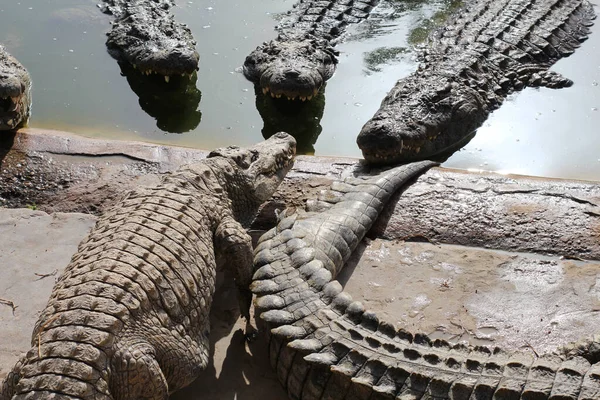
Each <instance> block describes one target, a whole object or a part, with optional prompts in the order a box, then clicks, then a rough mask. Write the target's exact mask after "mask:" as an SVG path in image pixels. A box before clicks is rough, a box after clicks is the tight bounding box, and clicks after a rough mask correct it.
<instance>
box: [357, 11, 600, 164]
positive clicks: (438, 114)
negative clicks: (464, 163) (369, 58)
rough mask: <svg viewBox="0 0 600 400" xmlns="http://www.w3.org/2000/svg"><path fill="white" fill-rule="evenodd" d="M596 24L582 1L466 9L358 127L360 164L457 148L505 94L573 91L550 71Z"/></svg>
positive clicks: (434, 37)
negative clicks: (541, 89)
mask: <svg viewBox="0 0 600 400" xmlns="http://www.w3.org/2000/svg"><path fill="white" fill-rule="evenodd" d="M594 18H595V13H594V9H593V6H592V5H591V4H590V3H588V2H587V1H586V0H540V1H536V0H476V1H473V2H469V3H468V6H467V7H466V8H464V9H463V10H461V11H460V12H457V13H455V14H454V16H453V17H452V18H451V20H450V21H449V22H448V24H447V25H446V26H445V27H444V28H442V29H440V30H438V31H437V32H435V33H434V34H433V35H432V37H431V38H430V44H429V46H427V48H426V49H425V50H424V53H423V55H422V60H423V61H422V63H421V65H420V66H419V68H418V70H417V71H416V72H414V73H413V74H411V75H409V76H408V77H406V78H404V79H401V80H399V81H398V83H397V84H396V85H395V86H394V88H393V89H392V90H391V91H390V92H389V93H388V95H387V96H386V97H385V98H384V100H383V101H382V103H381V107H380V108H379V110H378V111H377V112H376V113H375V115H374V116H373V118H372V119H371V120H369V121H368V122H367V123H366V124H365V125H364V127H363V128H362V130H361V132H360V134H359V135H358V139H357V143H358V146H359V147H360V149H361V150H362V153H363V156H364V158H365V160H367V161H368V162H370V163H379V164H383V163H386V164H387V163H389V164H394V163H398V162H406V161H412V160H418V159H427V158H430V157H431V156H433V155H436V154H439V153H442V152H445V151H448V150H452V149H456V148H457V147H458V146H460V145H461V142H464V141H465V140H466V139H467V138H468V137H469V136H470V135H472V133H473V132H474V131H475V130H476V129H477V128H478V127H480V126H481V125H482V123H483V122H484V121H485V119H486V118H487V117H488V115H489V114H490V113H491V112H492V111H493V110H495V109H496V108H498V107H500V105H501V104H502V102H503V101H504V99H505V98H506V97H507V96H508V95H509V94H511V93H513V92H516V91H520V90H522V89H523V88H525V87H548V88H563V87H567V86H570V85H572V84H573V82H572V81H571V80H569V79H567V78H565V77H563V76H562V75H560V74H559V73H557V72H554V71H550V70H549V68H550V67H551V66H552V64H554V63H555V62H556V61H558V60H559V59H560V58H562V57H566V56H568V55H570V54H572V53H573V52H574V50H575V49H576V48H577V47H578V46H579V45H580V43H581V42H582V41H584V40H585V39H586V38H587V35H588V33H589V27H590V26H591V25H592V21H593V19H594Z"/></svg>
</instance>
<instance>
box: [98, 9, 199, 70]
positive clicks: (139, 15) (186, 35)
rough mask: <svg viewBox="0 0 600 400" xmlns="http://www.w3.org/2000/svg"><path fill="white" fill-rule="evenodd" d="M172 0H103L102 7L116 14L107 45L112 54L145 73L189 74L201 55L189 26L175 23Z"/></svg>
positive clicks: (106, 11)
mask: <svg viewBox="0 0 600 400" xmlns="http://www.w3.org/2000/svg"><path fill="white" fill-rule="evenodd" d="M171 7H173V0H104V3H103V4H102V5H101V9H102V10H103V11H104V12H105V13H107V14H112V15H114V16H115V21H114V22H113V24H112V29H111V31H110V32H109V33H108V34H107V35H108V39H107V40H106V46H107V47H108V52H109V53H110V55H111V56H113V57H114V58H115V59H117V60H119V61H125V62H128V63H130V64H132V65H133V67H134V68H137V69H138V70H139V71H140V72H141V73H142V74H145V75H150V74H159V75H163V76H164V77H165V80H166V81H167V82H168V81H169V79H170V77H171V76H179V75H190V74H192V73H194V72H195V71H197V70H198V61H199V58H200V57H199V55H198V52H197V51H196V42H195V41H194V38H193V37H192V33H191V31H190V29H189V28H188V27H187V26H186V25H183V24H180V23H178V22H175V20H174V17H173V15H172V14H171V12H170V10H171Z"/></svg>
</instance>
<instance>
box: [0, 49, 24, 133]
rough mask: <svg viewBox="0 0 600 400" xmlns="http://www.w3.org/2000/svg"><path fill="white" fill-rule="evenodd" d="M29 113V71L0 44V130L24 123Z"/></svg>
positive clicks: (17, 126) (11, 128)
mask: <svg viewBox="0 0 600 400" xmlns="http://www.w3.org/2000/svg"><path fill="white" fill-rule="evenodd" d="M30 113H31V78H30V77H29V73H28V72H27V70H26V69H25V67H24V66H23V65H21V63H20V62H19V61H18V60H17V59H16V58H14V57H13V56H12V55H10V54H9V53H8V52H7V51H6V49H5V48H4V46H2V45H0V130H13V129H16V128H19V127H21V126H23V125H25V124H26V123H27V120H28V118H29V114H30Z"/></svg>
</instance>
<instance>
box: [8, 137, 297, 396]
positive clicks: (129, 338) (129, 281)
mask: <svg viewBox="0 0 600 400" xmlns="http://www.w3.org/2000/svg"><path fill="white" fill-rule="evenodd" d="M294 153H295V141H294V139H293V138H292V137H291V136H289V135H287V134H284V133H279V134H277V135H275V136H273V138H272V139H269V140H267V141H265V142H263V143H260V144H258V145H256V146H253V147H250V148H247V149H239V148H233V147H232V148H225V149H220V150H215V151H213V152H212V153H211V154H210V155H209V156H208V157H209V158H207V159H206V160H203V161H201V162H198V163H195V164H191V165H188V166H185V167H183V168H181V169H179V170H178V171H177V172H175V173H173V174H170V175H167V176H165V177H164V179H163V181H162V182H161V184H160V185H158V186H157V187H153V188H148V189H139V190H135V191H133V192H131V193H129V194H128V195H127V196H126V197H125V198H124V199H123V200H122V201H121V202H120V204H118V205H117V206H115V207H114V208H113V209H112V210H111V211H109V212H107V213H106V214H105V215H104V216H102V217H101V218H100V219H99V220H98V223H97V224H96V226H95V228H94V229H93V230H92V232H91V233H90V235H89V236H88V237H87V238H86V239H85V240H84V241H83V242H82V243H81V244H80V245H79V249H78V251H77V253H76V254H75V255H74V256H73V258H72V260H71V262H70V263H69V265H68V266H67V268H66V270H65V271H64V273H63V274H62V276H61V277H60V279H59V280H58V282H57V283H56V285H55V286H54V289H53V291H52V294H51V296H50V300H49V302H48V305H47V306H46V308H45V309H44V310H43V311H42V313H41V315H40V317H39V319H38V321H37V323H36V326H35V329H34V331H33V336H32V349H31V350H30V351H29V352H28V353H27V354H26V355H25V356H24V357H23V358H22V359H21V360H20V361H19V362H18V363H17V364H16V366H15V367H14V368H13V370H12V371H11V372H10V373H9V375H8V376H7V378H6V380H5V381H4V383H3V385H2V386H1V387H0V399H1V400H21V399H51V398H54V397H53V396H54V395H57V398H63V399H75V398H78V399H113V400H125V399H131V400H137V399H167V398H168V395H169V393H170V392H173V391H175V390H177V389H179V388H182V387H184V386H186V385H187V384H189V383H191V382H192V381H193V380H194V379H195V378H196V377H197V376H198V374H199V372H200V371H201V370H202V369H203V368H204V367H205V366H206V364H207V362H208V354H209V349H208V346H209V343H208V332H209V319H208V315H209V311H210V305H211V301H212V296H213V293H214V290H215V275H216V263H215V254H216V255H217V256H218V257H221V258H223V261H224V262H225V265H226V267H228V268H229V269H231V270H232V272H233V273H234V276H235V280H236V283H237V285H238V288H239V290H240V305H241V313H242V315H243V316H244V317H246V318H249V314H248V310H249V306H250V299H251V296H252V294H251V292H250V291H249V289H248V285H249V283H250V279H251V273H252V242H251V238H250V236H249V235H248V234H247V233H246V230H245V227H248V226H249V224H250V223H251V221H252V220H253V219H254V216H255V214H256V212H257V210H258V207H259V206H260V204H261V203H262V202H264V201H265V200H267V199H268V198H269V197H270V196H271V195H272V194H273V192H274V191H275V189H276V188H277V186H278V185H279V183H280V182H281V181H282V180H283V178H284V176H285V174H286V173H287V171H288V170H289V169H290V168H291V166H292V164H293V156H294Z"/></svg>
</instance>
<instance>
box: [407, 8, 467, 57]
mask: <svg viewBox="0 0 600 400" xmlns="http://www.w3.org/2000/svg"><path fill="white" fill-rule="evenodd" d="M442 3H443V5H442V8H441V10H440V11H438V12H436V13H435V14H433V16H432V17H431V18H427V19H424V20H422V21H421V23H420V24H419V26H417V27H416V28H414V29H411V31H410V34H409V35H408V43H410V44H412V45H413V46H416V45H419V44H422V43H424V42H425V41H426V40H427V38H428V37H429V35H430V34H431V32H432V31H434V30H435V29H438V28H439V27H441V26H442V25H444V24H445V23H446V21H447V20H448V17H449V16H450V15H451V14H453V13H454V12H455V11H457V10H458V9H459V8H461V7H462V6H463V1H462V0H444V1H443V2H442Z"/></svg>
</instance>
